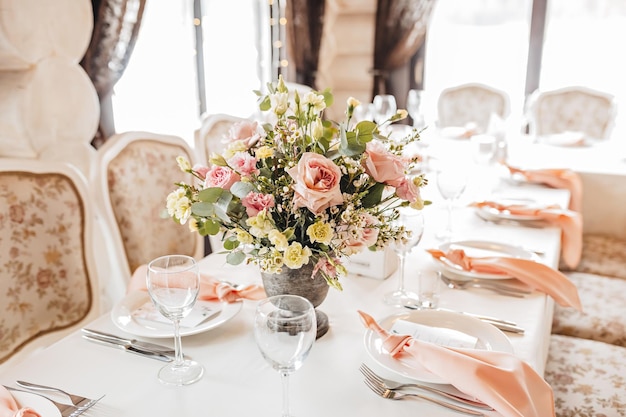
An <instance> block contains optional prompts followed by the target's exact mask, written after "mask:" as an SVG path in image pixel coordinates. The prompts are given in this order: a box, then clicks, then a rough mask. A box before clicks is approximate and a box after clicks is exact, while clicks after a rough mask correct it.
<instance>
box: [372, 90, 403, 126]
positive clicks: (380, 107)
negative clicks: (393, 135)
mask: <svg viewBox="0 0 626 417" xmlns="http://www.w3.org/2000/svg"><path fill="white" fill-rule="evenodd" d="M397 110H398V107H397V104H396V98H395V97H394V96H392V95H391V94H379V95H377V96H376V97H374V121H375V122H376V123H378V124H379V125H380V124H382V123H384V122H385V121H387V120H389V118H390V117H391V116H393V115H394V114H396V111H397Z"/></svg>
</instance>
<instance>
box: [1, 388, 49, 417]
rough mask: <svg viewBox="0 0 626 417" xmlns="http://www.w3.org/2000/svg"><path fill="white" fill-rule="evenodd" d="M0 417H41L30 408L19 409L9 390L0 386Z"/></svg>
mask: <svg viewBox="0 0 626 417" xmlns="http://www.w3.org/2000/svg"><path fill="white" fill-rule="evenodd" d="M0 417H41V415H40V414H39V413H38V412H36V411H35V410H33V409H32V408H30V407H22V408H19V406H18V405H17V402H16V401H15V398H13V396H12V395H11V393H10V392H9V390H7V389H6V388H5V387H3V386H2V385H0Z"/></svg>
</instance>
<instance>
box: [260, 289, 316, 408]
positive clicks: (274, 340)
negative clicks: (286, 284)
mask: <svg viewBox="0 0 626 417" xmlns="http://www.w3.org/2000/svg"><path fill="white" fill-rule="evenodd" d="M316 323H317V322H316V318H315V309H314V308H313V304H311V302H310V301H309V300H307V299H306V298H304V297H300V296H299V295H274V296H272V297H269V298H266V299H265V300H262V301H261V302H259V305H258V306H257V308H256V314H255V316H254V337H255V339H256V344H257V346H258V347H259V350H260V351H261V354H262V355H263V358H265V360H266V361H267V362H268V363H269V364H270V365H271V366H272V368H274V369H275V370H277V371H278V372H279V373H280V376H281V380H282V386H283V407H282V408H283V409H282V417H289V416H291V413H290V410H289V375H290V374H291V373H293V372H295V371H297V370H298V369H300V367H301V366H302V364H303V363H304V360H305V359H306V357H307V356H308V354H309V351H310V350H311V347H312V346H313V342H315V335H316V333H317V324H316Z"/></svg>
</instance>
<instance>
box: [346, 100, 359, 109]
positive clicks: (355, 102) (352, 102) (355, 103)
mask: <svg viewBox="0 0 626 417" xmlns="http://www.w3.org/2000/svg"><path fill="white" fill-rule="evenodd" d="M360 105H361V102H360V101H359V100H357V99H356V98H354V97H350V98H348V107H352V108H355V107H358V106H360Z"/></svg>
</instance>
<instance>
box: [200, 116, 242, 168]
mask: <svg viewBox="0 0 626 417" xmlns="http://www.w3.org/2000/svg"><path fill="white" fill-rule="evenodd" d="M244 120H249V119H246V118H244V117H238V116H233V115H230V114H224V113H215V114H206V115H204V116H203V118H202V122H201V124H200V128H198V129H197V130H196V131H195V132H194V145H195V149H196V152H197V154H198V158H199V162H200V163H201V164H204V165H206V164H208V161H209V158H210V156H211V153H221V152H222V151H223V150H224V138H225V137H227V136H228V132H229V130H230V128H231V127H232V126H233V125H234V124H235V123H238V122H242V121H244Z"/></svg>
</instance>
